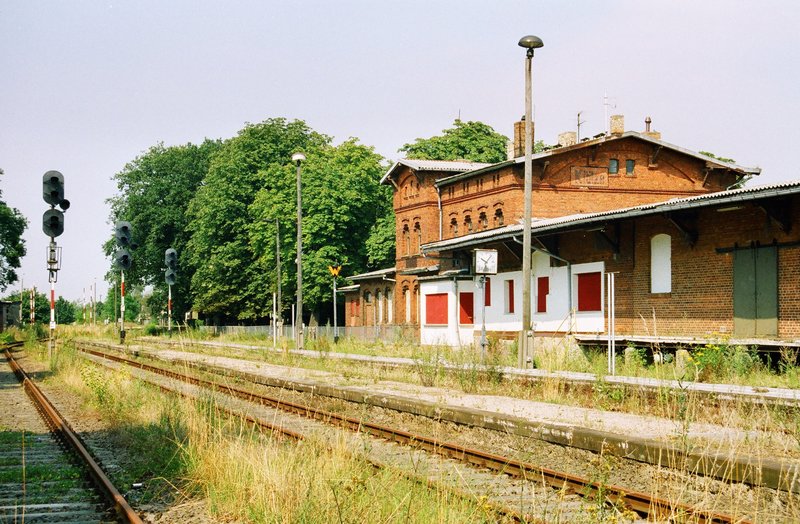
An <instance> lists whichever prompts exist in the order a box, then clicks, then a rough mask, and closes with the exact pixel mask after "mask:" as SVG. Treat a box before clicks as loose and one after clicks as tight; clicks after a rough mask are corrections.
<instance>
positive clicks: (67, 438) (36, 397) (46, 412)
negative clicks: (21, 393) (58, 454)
mask: <svg viewBox="0 0 800 524" xmlns="http://www.w3.org/2000/svg"><path fill="white" fill-rule="evenodd" d="M9 346H10V345H5V346H4V347H3V352H4V353H5V357H6V359H7V360H8V364H9V366H11V369H12V370H13V371H14V374H15V375H16V376H17V378H18V379H19V381H20V382H21V383H22V387H23V388H24V389H25V392H26V393H27V394H28V396H29V397H30V398H31V400H32V401H33V403H34V404H35V405H36V407H37V408H38V409H39V412H40V413H42V415H43V416H44V418H45V420H46V422H47V424H48V426H50V428H51V429H52V430H53V431H54V432H55V433H57V434H58V435H59V436H60V437H61V438H62V440H63V441H64V442H66V443H67V444H68V445H69V446H70V448H71V449H72V450H73V451H74V452H75V454H77V455H78V456H79V457H80V458H81V460H82V461H83V462H84V464H85V465H86V467H87V469H88V471H89V474H90V475H91V477H92V479H93V480H94V483H95V485H96V486H97V487H98V489H99V490H100V491H101V492H102V493H103V495H104V496H105V497H106V499H107V500H108V501H109V502H110V503H111V504H113V506H114V509H115V510H116V511H117V514H118V515H119V516H120V518H122V519H123V520H124V521H125V522H129V523H131V524H144V523H143V521H142V519H140V518H139V516H138V515H137V514H136V512H135V511H133V509H132V508H131V507H130V505H129V504H128V502H127V501H126V500H125V498H124V497H123V496H122V495H121V494H120V492H119V491H118V490H117V488H116V487H115V486H114V484H113V483H112V482H111V480H110V479H109V478H108V477H107V476H106V474H105V473H104V472H103V470H102V469H101V468H100V466H99V465H98V464H97V462H95V460H94V458H93V457H92V456H91V454H90V453H89V451H88V450H87V449H86V447H85V446H84V445H83V443H82V442H81V441H80V438H79V437H78V435H77V434H76V433H75V431H74V430H73V429H72V427H71V426H70V425H69V423H68V422H67V421H66V420H65V419H64V417H63V416H61V413H59V412H58V410H57V409H56V407H55V406H53V404H52V403H51V402H50V401H49V400H48V399H47V397H46V396H45V395H44V393H42V391H41V390H40V389H39V387H38V386H37V385H36V384H35V383H34V382H33V381H32V380H31V379H30V377H28V374H27V373H25V370H24V369H22V367H21V366H20V365H19V364H18V363H17V361H16V360H15V359H14V357H13V356H12V355H11V352H10V351H9V349H8V348H9Z"/></svg>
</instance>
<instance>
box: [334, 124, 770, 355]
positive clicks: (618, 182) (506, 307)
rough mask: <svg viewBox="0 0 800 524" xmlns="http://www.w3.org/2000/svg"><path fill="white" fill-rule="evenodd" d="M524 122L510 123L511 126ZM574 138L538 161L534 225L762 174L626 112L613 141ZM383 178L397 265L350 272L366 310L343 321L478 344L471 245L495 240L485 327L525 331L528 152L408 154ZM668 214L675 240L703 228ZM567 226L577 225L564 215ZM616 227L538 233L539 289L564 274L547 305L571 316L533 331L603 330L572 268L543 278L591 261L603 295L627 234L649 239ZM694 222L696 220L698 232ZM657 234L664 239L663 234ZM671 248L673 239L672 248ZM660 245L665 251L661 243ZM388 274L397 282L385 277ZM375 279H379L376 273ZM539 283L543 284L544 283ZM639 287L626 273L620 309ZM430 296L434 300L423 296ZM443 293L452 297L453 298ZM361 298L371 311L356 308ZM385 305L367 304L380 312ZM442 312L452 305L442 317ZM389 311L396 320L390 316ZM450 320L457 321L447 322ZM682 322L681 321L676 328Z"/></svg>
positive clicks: (548, 320) (696, 192)
mask: <svg viewBox="0 0 800 524" xmlns="http://www.w3.org/2000/svg"><path fill="white" fill-rule="evenodd" d="M521 127H522V126H519V125H518V126H515V128H516V129H520V128H521ZM648 128H649V123H648ZM573 137H574V134H573V135H572V136H570V134H569V133H566V134H563V135H562V137H560V144H559V146H557V147H555V148H552V149H550V150H548V151H545V152H542V153H538V154H536V155H534V156H533V191H532V201H533V218H534V221H535V222H534V230H536V227H538V226H537V224H540V225H541V224H545V223H550V222H552V221H553V219H558V220H556V221H559V220H561V217H573V218H574V217H575V216H576V215H591V214H596V213H601V212H605V211H610V210H619V209H621V208H630V207H635V206H641V205H646V204H651V203H658V202H665V201H669V200H672V199H682V198H687V197H697V196H702V195H707V194H709V193H715V192H719V191H724V190H725V189H726V188H728V187H730V186H733V185H735V184H737V183H739V182H740V181H742V180H743V179H744V178H746V177H749V176H752V175H756V174H758V173H759V170H758V169H752V168H745V167H742V166H738V165H735V164H731V163H727V162H723V161H720V160H718V159H716V158H712V157H709V156H706V155H702V154H699V153H695V152H692V151H689V150H686V149H683V148H680V147H678V146H675V145H672V144H669V143H667V142H664V141H662V140H661V139H660V135H659V134H658V133H653V132H650V131H649V130H647V131H645V132H641V133H640V132H635V131H627V132H626V131H624V129H623V128H622V118H621V117H613V118H612V127H611V134H610V135H608V136H600V137H597V138H594V139H590V140H584V141H582V142H579V143H574V138H573ZM514 143H516V144H520V143H521V140H520V139H519V137H515V141H514ZM381 182H382V183H384V184H391V185H392V186H393V188H394V210H395V214H396V239H397V257H396V264H395V267H394V268H391V269H387V270H384V271H385V272H377V273H380V275H378V274H375V275H371V274H365V275H358V276H356V277H353V280H354V281H355V282H356V284H355V285H354V286H351V287H350V288H347V291H348V292H347V294H346V296H347V301H346V302H347V307H348V312H350V311H354V312H359V311H360V314H354V315H350V314H348V315H347V325H348V326H369V325H375V324H382V325H388V326H398V327H402V328H403V331H405V332H407V333H413V334H416V335H417V336H419V337H420V340H421V342H423V343H436V342H443V343H448V344H451V345H458V344H462V343H467V342H469V343H471V341H472V337H473V335H474V331H475V316H476V313H475V311H474V308H476V307H477V306H478V305H480V304H482V303H483V302H482V300H480V299H476V293H479V291H478V290H477V289H476V288H475V282H474V280H475V279H474V272H473V270H472V249H475V248H480V247H490V248H494V249H497V250H498V253H499V260H500V271H503V272H505V273H504V274H505V277H508V278H502V279H498V278H494V279H490V284H489V287H490V289H489V290H486V291H485V293H484V295H485V298H488V299H489V300H490V303H491V304H492V305H491V306H490V308H491V307H495V305H494V303H492V302H491V300H492V299H493V298H494V296H495V294H497V297H498V298H497V300H502V303H503V313H500V314H497V315H495V316H494V317H490V315H489V313H487V322H488V321H489V319H490V318H492V319H493V321H492V328H491V329H490V330H494V331H500V332H509V333H510V332H515V331H519V329H520V315H519V313H520V310H521V307H520V305H519V304H516V303H517V302H518V301H519V298H520V296H521V282H520V281H519V277H520V276H521V275H516V276H515V275H514V274H512V273H513V272H512V271H511V269H512V268H516V269H517V270H520V264H521V259H522V254H521V245H519V244H518V243H517V242H516V241H515V240H514V238H515V235H517V236H519V235H521V228H520V226H519V223H520V221H521V219H522V212H523V202H524V201H523V190H522V188H523V158H522V156H521V151H519V150H517V151H515V154H513V155H512V158H510V159H509V160H508V161H505V162H500V163H497V164H491V165H486V164H472V163H468V162H438V161H426V160H410V159H407V160H401V161H399V162H397V163H396V164H395V165H394V166H392V168H391V169H390V170H389V171H388V172H387V173H386V175H385V176H384V177H383V179H382V180H381ZM662 219H663V217H662ZM642 220H644V219H643V218H642ZM664 220H666V221H667V223H669V224H671V227H672V228H673V230H672V235H675V231H678V237H679V238H684V237H686V238H689V237H691V236H692V235H696V234H697V233H696V232H694V233H693V232H691V231H689V229H688V228H689V226H684V225H682V222H681V220H683V221H690V220H689V219H687V218H681V219H674V218H667V219H664ZM564 223H565V224H566V223H571V222H570V221H569V220H567V221H566V222H564ZM620 224H621V222H619V223H618V222H615V225H614V226H613V227H611V226H609V227H611V229H606V226H605V225H604V224H601V225H600V226H596V227H598V229H597V230H596V233H594V234H592V235H590V236H591V238H590V241H589V240H587V239H586V237H585V236H581V235H580V234H578V233H567V232H566V231H565V232H563V233H559V234H558V235H555V234H551V235H546V236H537V237H536V239H537V241H538V244H537V245H536V246H535V248H536V250H537V255H536V256H534V265H535V266H536V267H537V268H538V269H539V270H538V272H537V271H534V275H535V276H534V290H537V289H539V288H540V287H542V286H546V285H549V282H548V280H547V279H549V278H551V277H552V278H554V279H556V281H559V282H560V281H563V282H564V290H563V292H561V293H560V298H556V297H555V295H556V293H555V290H556V289H557V288H558V286H557V285H555V284H556V281H554V282H553V284H554V285H553V286H552V292H551V293H550V295H551V298H550V299H549V300H550V301H551V302H552V303H553V304H552V307H551V311H554V310H553V308H556V309H558V310H564V309H565V308H566V310H568V311H571V312H572V313H571V314H568V315H566V316H564V315H561V313H559V315H560V316H559V315H556V314H555V313H554V312H553V314H551V315H545V316H540V317H539V318H538V320H539V321H540V322H541V324H540V325H537V326H535V327H536V329H537V330H538V331H547V332H564V331H573V332H574V331H584V332H601V331H603V330H604V329H605V327H604V323H603V319H602V316H598V315H597V314H596V312H595V314H593V315H582V313H584V311H581V310H580V308H579V307H578V306H579V305H580V304H577V303H576V302H579V301H581V300H582V301H583V302H585V301H586V300H590V301H591V302H592V305H593V307H594V306H596V304H597V300H598V299H597V297H594V295H592V296H591V297H590V296H589V295H587V296H578V297H572V292H571V291H570V290H569V289H568V288H570V287H572V278H573V276H574V275H573V276H569V277H567V276H566V273H565V274H564V275H561V273H562V272H563V271H554V272H553V275H547V279H544V280H541V278H544V275H543V271H544V269H545V268H546V267H551V266H553V267H558V266H559V264H560V265H562V266H563V265H565V264H569V265H570V267H571V268H572V265H573V264H591V266H587V267H581V268H578V269H581V270H584V269H587V268H588V269H591V271H583V273H591V274H592V275H591V276H586V277H578V278H579V280H580V281H581V282H583V283H584V285H583V286H579V287H580V289H588V288H587V287H586V286H587V285H588V283H589V282H590V281H591V284H592V285H593V286H594V288H597V287H598V286H597V278H598V276H597V273H599V275H600V277H601V281H600V284H599V289H598V291H599V290H602V286H603V282H602V276H603V275H604V274H606V273H607V272H608V271H612V270H616V269H611V268H617V266H619V268H622V267H623V266H622V264H623V259H624V257H625V256H630V257H633V256H634V254H635V250H634V251H631V252H630V253H627V252H626V253H627V255H623V253H622V251H623V250H622V246H623V243H622V242H623V241H628V240H629V237H630V240H631V241H633V239H636V241H637V242H645V240H642V238H644V237H642V238H639V237H637V236H636V235H635V234H634V233H635V232H636V231H638V229H637V228H636V227H633V226H630V227H632V229H631V230H630V231H628V230H625V229H624V227H623V226H622V225H620ZM647 224H648V222H647V221H645V222H643V225H642V226H640V227H643V228H646V227H650V226H648V225H647ZM626 227H627V226H626ZM699 228H700V226H696V229H699ZM644 230H646V229H643V231H644ZM509 235H510V236H509ZM626 235H628V236H626ZM499 238H502V239H503V240H498V239H499ZM670 239H672V236H670ZM661 241H662V242H665V240H663V238H662V240H661ZM675 244H676V243H675V242H674V241H673V242H672V244H671V246H674V245H675ZM624 245H625V246H627V244H624ZM656 246H657V248H658V247H659V246H660V244H656ZM467 248H468V249H467ZM609 248H610V249H611V250H612V253H611V255H610V256H611V259H610V260H608V261H606V259H605V258H604V257H606V255H607V253H606V251H607V250H608V249H609ZM662 249H663V248H662ZM669 249H671V247H670V248H669ZM554 256H555V257H560V259H561V260H563V261H564V262H561V261H559V259H558V258H553V257H554ZM573 259H574V261H573ZM583 261H585V262H583ZM612 262H613V263H612ZM631 267H633V266H631ZM598 268H599V271H597V269H598ZM572 269H575V268H572ZM628 269H630V268H628ZM620 271H622V269H620ZM518 272H521V271H518ZM583 273H580V272H579V273H574V274H575V275H581V274H583ZM390 274H391V277H390V279H391V280H390V281H387V276H388V275H390ZM536 275H538V276H536ZM376 277H380V280H378V278H376ZM537 278H540V280H538V281H537V280H536V279H537ZM559 279H560V280H559ZM567 280H569V281H568V282H567ZM389 282H390V283H391V284H393V289H392V288H391V287H390V286H387V283H389ZM634 282H636V283H634ZM638 282H639V281H638V280H633V281H631V282H626V281H625V279H624V278H622V279H620V280H618V284H617V286H618V287H620V299H619V301H618V302H617V304H618V308H619V307H623V306H624V305H625V300H627V298H623V295H624V294H625V293H626V292H627V291H632V290H634V289H635V286H638V285H640V284H639V283H638ZM421 285H422V286H423V287H425V288H426V289H427V291H425V290H423V289H422V288H421ZM625 286H627V287H625ZM575 287H578V286H577V285H576V286H575ZM594 288H593V289H594ZM515 290H516V295H515V294H514V293H515ZM379 293H380V300H381V301H383V302H384V305H383V306H380V308H379V310H380V311H381V312H382V313H381V314H380V315H376V314H375V313H374V312H373V313H368V312H367V310H366V306H367V303H368V302H367V300H369V301H371V302H372V301H375V300H378V297H379V295H378V294H379ZM427 295H432V296H433V297H432V298H428V297H427ZM462 295H463V296H462ZM509 295H511V297H510V301H509ZM567 295H569V296H567ZM445 296H448V297H450V298H449V299H446V298H444V297H445ZM601 298H602V297H601ZM462 300H463V301H464V303H463V304H462ZM536 300H540V299H539V298H535V299H534V306H536V307H538V309H542V308H546V307H547V300H545V301H543V302H542V303H541V304H537V303H536V302H535V301H536ZM371 302H370V303H371ZM389 303H390V304H391V305H389ZM361 304H363V306H364V307H362V309H361V310H359V309H358V308H359V305H361ZM379 304H380V302H378V303H377V305H375V306H372V307H373V308H378V305H379ZM470 304H472V305H470ZM498 307H499V306H498ZM441 308H445V310H446V311H444V312H442V311H441ZM432 310H436V314H435V315H434V317H436V318H434V319H431V318H430V315H431V311H432ZM600 310H601V311H602V307H600ZM372 311H374V309H373V310H372ZM389 311H391V317H389V316H388V312H389ZM534 311H537V309H536V308H535V309H534ZM539 312H540V313H547V311H539ZM562 313H563V311H562ZM650 316H652V315H650ZM444 317H447V318H448V319H449V320H450V321H448V322H447V323H442V322H441V321H442V318H444ZM590 319H591V320H590ZM634 319H635V317H632V318H631V319H629V321H625V320H622V319H621V322H619V323H618V324H617V326H618V328H620V329H628V328H630V329H633V327H634V324H635V322H634ZM432 320H434V321H435V322H434V321H432ZM578 320H581V321H580V322H577V321H578ZM534 322H536V318H535V319H534ZM626 322H627V323H626ZM679 324H680V323H674V325H675V326H678V325H679ZM683 324H686V322H684V323H683ZM683 324H680V325H681V326H682V325H683ZM426 326H429V328H426ZM676 329H677V327H676Z"/></svg>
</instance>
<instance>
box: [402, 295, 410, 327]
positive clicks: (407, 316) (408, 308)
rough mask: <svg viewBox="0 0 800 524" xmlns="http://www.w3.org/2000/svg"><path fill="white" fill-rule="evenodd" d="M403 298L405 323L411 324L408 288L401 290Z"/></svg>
mask: <svg viewBox="0 0 800 524" xmlns="http://www.w3.org/2000/svg"><path fill="white" fill-rule="evenodd" d="M403 298H404V299H405V304H406V324H411V291H410V290H409V289H408V288H405V289H404V290H403Z"/></svg>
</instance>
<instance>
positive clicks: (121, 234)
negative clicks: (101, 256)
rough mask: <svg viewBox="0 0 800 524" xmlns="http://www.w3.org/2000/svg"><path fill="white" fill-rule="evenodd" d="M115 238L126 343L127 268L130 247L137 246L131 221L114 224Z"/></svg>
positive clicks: (121, 338)
mask: <svg viewBox="0 0 800 524" xmlns="http://www.w3.org/2000/svg"><path fill="white" fill-rule="evenodd" d="M114 238H115V239H116V241H117V247H118V249H117V251H116V253H114V261H115V262H116V264H117V267H118V268H119V290H120V305H119V312H120V313H119V318H120V321H119V343H120V344H124V343H125V270H126V269H130V268H131V262H133V256H131V252H130V249H133V248H135V247H136V246H135V244H134V243H133V232H132V231H131V223H130V222H125V221H119V222H117V223H116V224H115V225H114Z"/></svg>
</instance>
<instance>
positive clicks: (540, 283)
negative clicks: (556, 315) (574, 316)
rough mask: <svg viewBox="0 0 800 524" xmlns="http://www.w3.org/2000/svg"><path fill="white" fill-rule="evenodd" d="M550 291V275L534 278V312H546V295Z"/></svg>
mask: <svg viewBox="0 0 800 524" xmlns="http://www.w3.org/2000/svg"><path fill="white" fill-rule="evenodd" d="M549 293H550V277H539V278H537V279H536V312H537V313H546V312H547V295H548V294H549Z"/></svg>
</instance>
